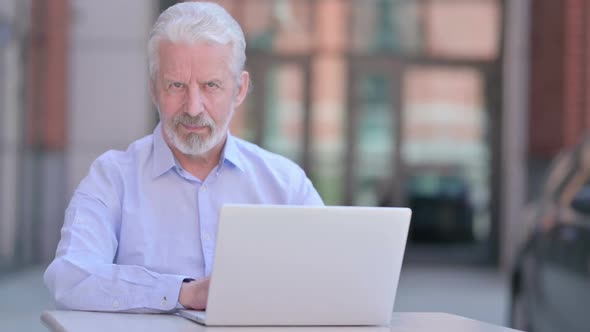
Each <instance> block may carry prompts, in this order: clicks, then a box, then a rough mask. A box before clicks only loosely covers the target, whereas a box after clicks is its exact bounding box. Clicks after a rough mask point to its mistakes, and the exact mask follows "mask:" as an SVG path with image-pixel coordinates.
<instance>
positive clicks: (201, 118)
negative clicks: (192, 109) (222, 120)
mask: <svg viewBox="0 0 590 332" xmlns="http://www.w3.org/2000/svg"><path fill="white" fill-rule="evenodd" d="M179 124H184V125H187V126H207V127H210V128H212V127H213V126H215V124H214V123H213V120H211V119H210V118H208V117H207V116H205V115H204V114H203V113H201V114H199V115H197V116H195V117H192V116H190V115H188V114H186V113H185V114H179V115H178V116H176V117H174V126H177V125H179Z"/></svg>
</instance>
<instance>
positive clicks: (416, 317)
mask: <svg viewBox="0 0 590 332" xmlns="http://www.w3.org/2000/svg"><path fill="white" fill-rule="evenodd" d="M41 321H43V323H44V324H45V326H47V327H48V328H49V329H50V330H51V331H54V332H76V331H86V332H95V331H96V332H104V331H109V332H132V331H142V332H152V331H154V332H155V331H158V332H160V331H170V332H336V331H339V332H340V331H341V332H390V331H391V332H431V331H453V332H508V331H516V330H513V329H509V328H506V327H501V326H496V325H493V324H489V323H484V322H480V321H477V320H473V319H469V318H465V317H461V316H456V315H450V314H445V313H430V312H395V313H394V314H393V319H392V321H391V326H388V327H372V326H366V327H353V326H350V327H348V326H330V327H207V326H202V325H200V324H197V323H195V322H193V321H190V320H188V319H185V318H183V317H180V316H177V315H174V314H122V313H101V312H89V311H61V310H53V311H45V312H43V314H42V315H41Z"/></svg>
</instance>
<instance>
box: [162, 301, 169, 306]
mask: <svg viewBox="0 0 590 332" xmlns="http://www.w3.org/2000/svg"><path fill="white" fill-rule="evenodd" d="M167 304H168V301H166V299H163V300H162V307H165V306H166V305H167Z"/></svg>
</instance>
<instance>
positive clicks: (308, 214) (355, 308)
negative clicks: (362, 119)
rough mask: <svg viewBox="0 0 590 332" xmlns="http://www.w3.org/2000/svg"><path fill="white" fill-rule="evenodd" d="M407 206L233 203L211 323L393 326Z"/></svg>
mask: <svg viewBox="0 0 590 332" xmlns="http://www.w3.org/2000/svg"><path fill="white" fill-rule="evenodd" d="M410 217H411V211H410V209H407V208H372V207H310V206H277V205H225V206H223V208H222V209H221V214H220V217H219V229H218V234H217V247H216V252H215V261H214V263H213V270H212V273H211V282H210V288H209V298H208V302H207V311H206V312H205V311H195V310H181V311H180V312H179V314H180V315H181V316H183V317H186V318H188V319H191V320H194V321H197V322H199V323H202V324H205V325H226V326H232V325H242V326H262V325H274V326H287V325H298V326H312V325H313V326H325V325H355V326H362V325H381V326H383V325H389V323H390V320H391V315H392V312H393V303H394V299H395V294H396V290H397V284H398V280H399V275H400V270H401V266H402V260H403V256H404V250H405V247H406V240H407V237H408V229H409V225H410Z"/></svg>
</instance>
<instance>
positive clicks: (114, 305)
mask: <svg viewBox="0 0 590 332" xmlns="http://www.w3.org/2000/svg"><path fill="white" fill-rule="evenodd" d="M118 307H119V301H117V300H115V301H113V308H118Z"/></svg>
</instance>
